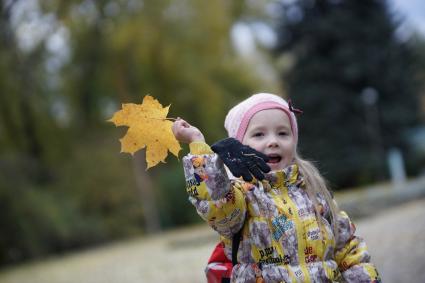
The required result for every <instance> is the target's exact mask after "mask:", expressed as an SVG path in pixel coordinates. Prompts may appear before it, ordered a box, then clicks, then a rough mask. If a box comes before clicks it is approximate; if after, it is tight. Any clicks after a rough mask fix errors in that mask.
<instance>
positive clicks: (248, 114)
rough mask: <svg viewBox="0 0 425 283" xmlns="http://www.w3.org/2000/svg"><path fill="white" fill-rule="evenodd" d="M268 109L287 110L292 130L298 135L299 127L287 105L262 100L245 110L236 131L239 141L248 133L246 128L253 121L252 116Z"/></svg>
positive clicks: (294, 134)
mask: <svg viewBox="0 0 425 283" xmlns="http://www.w3.org/2000/svg"><path fill="white" fill-rule="evenodd" d="M266 109H280V110H282V111H283V112H285V114H286V115H288V118H289V122H290V123H291V131H292V134H293V136H294V137H298V131H297V127H296V126H294V122H293V121H292V119H291V112H290V111H289V109H288V108H287V107H284V106H283V105H282V104H279V103H277V102H273V101H266V102H261V103H258V104H256V105H254V106H253V107H251V108H250V109H249V110H248V111H247V112H245V115H244V116H243V118H242V121H241V123H240V125H239V129H238V131H237V132H236V137H235V138H236V139H237V140H239V141H242V140H243V137H244V135H245V133H246V129H247V128H248V124H249V121H251V118H252V116H254V115H255V114H256V113H257V112H259V111H261V110H266Z"/></svg>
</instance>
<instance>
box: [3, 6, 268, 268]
mask: <svg viewBox="0 0 425 283" xmlns="http://www.w3.org/2000/svg"><path fill="white" fill-rule="evenodd" d="M18 2H20V1H18ZM38 2H39V4H40V7H41V10H40V11H38V10H34V11H32V12H33V14H34V15H36V16H34V17H37V15H38V13H39V14H40V15H39V17H44V16H46V15H49V16H48V17H47V18H49V19H50V20H51V21H50V22H49V24H50V26H49V28H50V31H51V34H47V35H46V36H45V38H41V39H40V41H39V44H38V45H37V46H35V47H34V48H33V49H28V50H22V49H21V48H20V47H19V41H18V36H17V35H18V33H17V30H16V29H15V27H14V26H12V25H11V18H10V11H11V10H9V8H12V9H13V8H16V7H19V6H18V5H16V3H17V2H14V1H11V2H10V5H9V4H8V9H6V7H5V5H6V4H5V3H3V2H0V38H1V39H2V40H1V41H0V93H1V94H2V95H0V117H1V119H0V169H1V170H0V180H2V181H1V183H0V205H1V207H2V209H3V213H2V215H1V216H0V228H1V230H2V231H6V232H5V233H3V232H2V233H1V236H0V265H1V264H6V263H12V262H17V261H22V260H25V259H30V258H36V257H42V256H45V255H47V254H49V253H53V252H64V251H67V250H69V249H74V248H82V247H86V246H87V245H91V244H98V243H103V242H105V241H110V240H115V239H120V238H124V237H129V236H133V235H136V234H140V233H143V232H145V227H146V226H147V224H146V222H147V221H146V218H147V217H148V216H147V215H145V214H146V212H145V210H143V208H144V207H146V205H145V203H146V201H150V200H144V199H142V198H141V196H140V195H141V194H140V191H138V189H137V185H136V178H135V176H134V174H135V167H134V164H133V162H132V157H131V156H129V155H124V154H119V148H120V145H119V141H118V139H119V138H120V137H122V136H123V135H124V130H125V129H117V128H115V127H114V126H113V125H112V124H110V123H107V122H106V119H108V118H110V116H111V115H112V112H113V111H115V110H117V109H118V108H119V105H120V104H121V103H127V102H134V103H140V102H141V101H142V97H143V96H144V95H147V94H151V95H153V96H155V98H157V99H159V101H161V103H163V104H164V105H168V104H172V107H171V113H170V114H171V116H174V117H177V116H181V117H183V118H185V119H187V120H188V121H190V122H192V123H193V124H195V125H196V126H198V127H200V128H201V129H202V130H203V131H204V133H205V135H206V137H207V139H208V140H209V141H210V142H212V141H214V140H216V139H218V138H222V137H223V135H224V130H223V119H224V115H225V113H226V111H227V109H229V108H230V106H231V105H233V104H234V102H235V101H237V100H238V99H239V98H241V97H244V96H246V95H247V94H250V93H252V92H253V91H254V89H261V88H263V85H262V83H261V81H259V80H258V79H256V78H255V76H254V73H253V72H250V71H247V70H250V67H251V66H247V65H246V63H244V62H241V61H239V59H238V56H236V54H234V51H233V50H232V48H231V45H230V42H229V34H230V28H231V26H232V24H233V22H234V21H235V19H236V18H235V17H236V16H238V15H240V13H241V5H242V4H241V3H242V2H243V1H232V2H229V1H225V0H220V1H211V2H208V3H204V2H199V1H195V0H190V1H184V2H181V1H168V0H155V1H153V0H151V1H143V2H142V1H127V0H118V1H108V0H102V1H94V0H87V1H72V0H71V1H56V0H52V1H38ZM138 3H140V4H138ZM15 5H16V6H15ZM34 17H33V18H34ZM26 20H29V19H25V18H23V19H21V21H23V22H18V23H16V27H18V28H19V26H21V25H25V21H26ZM60 30H64V31H65V32H64V33H62V37H61V36H59V37H60V38H61V39H63V40H64V41H65V45H66V48H64V50H61V51H57V52H59V55H58V54H56V55H55V54H54V52H53V53H52V52H51V50H49V48H48V46H49V44H48V40H49V37H50V35H55V36H57V35H58V34H59V33H58V31H60ZM64 35H65V36H64ZM50 39H51V38H50ZM60 56H63V58H65V59H63V58H62V59H61V60H59V58H57V57H60ZM51 60H53V61H55V60H59V62H61V63H60V64H58V65H57V66H56V67H55V69H54V71H52V70H49V68H48V67H46V66H48V65H49V63H51ZM3 94H5V95H3ZM144 173H145V174H143V176H144V177H146V178H150V179H151V180H150V181H152V183H153V184H154V186H153V189H154V191H155V194H156V199H157V203H156V207H157V209H158V210H159V211H160V218H161V222H162V225H163V227H166V228H169V227H173V226H176V225H183V224H187V223H190V222H193V221H198V216H197V215H196V213H195V212H194V209H193V208H192V207H191V204H190V203H189V202H188V201H187V195H186V192H185V183H184V177H183V171H182V169H181V164H180V163H178V162H176V161H170V162H169V164H166V165H161V167H160V168H158V169H154V170H152V171H148V172H144ZM136 174H137V172H136ZM3 180H5V181H3ZM147 181H149V180H147ZM146 183H148V182H146ZM139 189H140V188H139Z"/></svg>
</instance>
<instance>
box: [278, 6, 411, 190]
mask: <svg viewBox="0 0 425 283" xmlns="http://www.w3.org/2000/svg"><path fill="white" fill-rule="evenodd" d="M291 2H292V3H289V4H281V7H282V10H281V11H282V14H283V15H284V16H283V17H281V20H280V23H279V25H278V28H277V33H278V44H277V47H276V51H277V53H278V54H288V53H289V52H290V54H292V55H293V56H294V60H293V65H292V67H291V68H290V69H289V71H287V72H285V74H284V76H283V81H284V82H285V86H286V88H287V91H288V94H289V96H291V97H292V98H293V100H294V102H295V104H296V106H298V107H300V108H302V109H303V110H304V114H303V115H302V116H301V117H299V120H300V133H301V139H300V151H301V154H302V155H305V156H306V157H307V158H310V159H313V160H317V161H319V163H320V167H321V170H322V171H323V172H324V174H325V175H326V177H327V178H328V179H329V180H330V181H331V184H332V185H333V186H335V187H337V188H338V187H346V186H353V185H359V184H363V183H366V182H371V181H377V180H382V179H383V178H385V177H386V171H387V170H386V154H385V153H386V151H387V150H388V149H389V148H391V147H398V148H402V149H403V148H404V144H405V136H404V132H405V130H406V129H407V128H409V127H411V126H412V125H413V124H415V123H416V121H417V119H418V118H417V117H418V111H417V95H416V89H417V84H416V82H415V81H414V75H413V73H414V65H413V57H412V53H411V51H410V49H409V45H408V44H407V43H405V42H402V41H401V40H399V39H398V38H397V37H396V36H395V30H396V28H397V25H396V23H395V22H394V21H393V17H392V15H391V14H390V12H389V9H388V4H387V2H386V1H383V0H358V1H348V0H338V1H337V0H316V1H310V0H299V1H291ZM286 3H288V2H286Z"/></svg>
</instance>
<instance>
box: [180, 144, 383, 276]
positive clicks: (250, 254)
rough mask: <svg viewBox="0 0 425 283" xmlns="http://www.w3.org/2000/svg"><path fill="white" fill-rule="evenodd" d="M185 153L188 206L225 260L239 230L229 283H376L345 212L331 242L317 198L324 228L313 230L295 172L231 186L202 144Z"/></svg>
mask: <svg viewBox="0 0 425 283" xmlns="http://www.w3.org/2000/svg"><path fill="white" fill-rule="evenodd" d="M190 151H191V153H190V154H188V155H187V156H185V157H184V158H183V166H184V173H185V178H186V187H187V192H188V194H189V200H190V202H191V203H192V204H193V205H194V206H195V207H196V210H197V212H198V214H199V215H200V216H201V217H202V218H203V219H204V220H205V221H206V222H207V223H208V224H209V225H210V226H211V227H212V228H213V229H214V230H215V231H217V232H218V233H219V234H220V236H221V239H222V241H223V242H224V245H225V253H226V256H227V257H228V258H231V248H232V236H233V235H234V234H235V233H237V232H238V231H239V230H240V229H242V238H241V241H240V245H239V250H238V254H237V258H238V264H237V265H236V266H234V267H233V271H232V279H231V280H232V282H380V279H379V275H378V273H377V271H376V268H375V267H374V265H373V264H371V263H370V255H369V253H368V251H367V247H366V244H365V243H364V241H363V240H362V239H361V238H359V237H357V236H355V235H354V232H355V227H354V225H353V224H352V222H351V221H350V219H349V218H348V216H347V215H346V214H345V213H344V212H340V213H339V215H338V220H337V225H338V229H339V237H338V242H336V240H335V237H334V234H333V232H332V229H331V225H330V224H329V222H328V218H329V217H328V215H329V206H328V205H327V204H326V202H325V201H324V199H323V198H321V197H320V196H319V197H318V199H319V203H320V204H321V206H322V209H321V211H322V213H321V214H322V215H321V217H322V218H323V219H322V220H323V223H324V224H323V225H319V224H318V221H317V217H316V214H315V210H314V207H313V203H312V201H311V200H310V199H309V197H308V195H307V193H306V191H305V189H304V182H303V180H302V176H301V174H299V172H298V167H297V165H295V164H294V165H291V166H288V167H287V168H285V169H284V170H281V171H276V172H272V173H269V174H267V175H266V179H265V180H263V181H261V182H259V181H254V182H250V183H248V182H244V181H242V180H240V179H236V180H230V179H229V178H228V176H227V173H226V170H225V168H224V165H223V163H222V161H221V160H220V159H219V157H218V156H217V155H216V154H214V153H213V152H212V151H211V149H210V147H209V146H208V145H207V144H205V143H192V144H190ZM257 280H259V281H257Z"/></svg>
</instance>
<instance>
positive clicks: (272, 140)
mask: <svg viewBox="0 0 425 283" xmlns="http://www.w3.org/2000/svg"><path fill="white" fill-rule="evenodd" d="M267 146H268V147H277V146H279V143H278V142H277V138H276V137H270V138H269V140H268V143H267Z"/></svg>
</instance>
